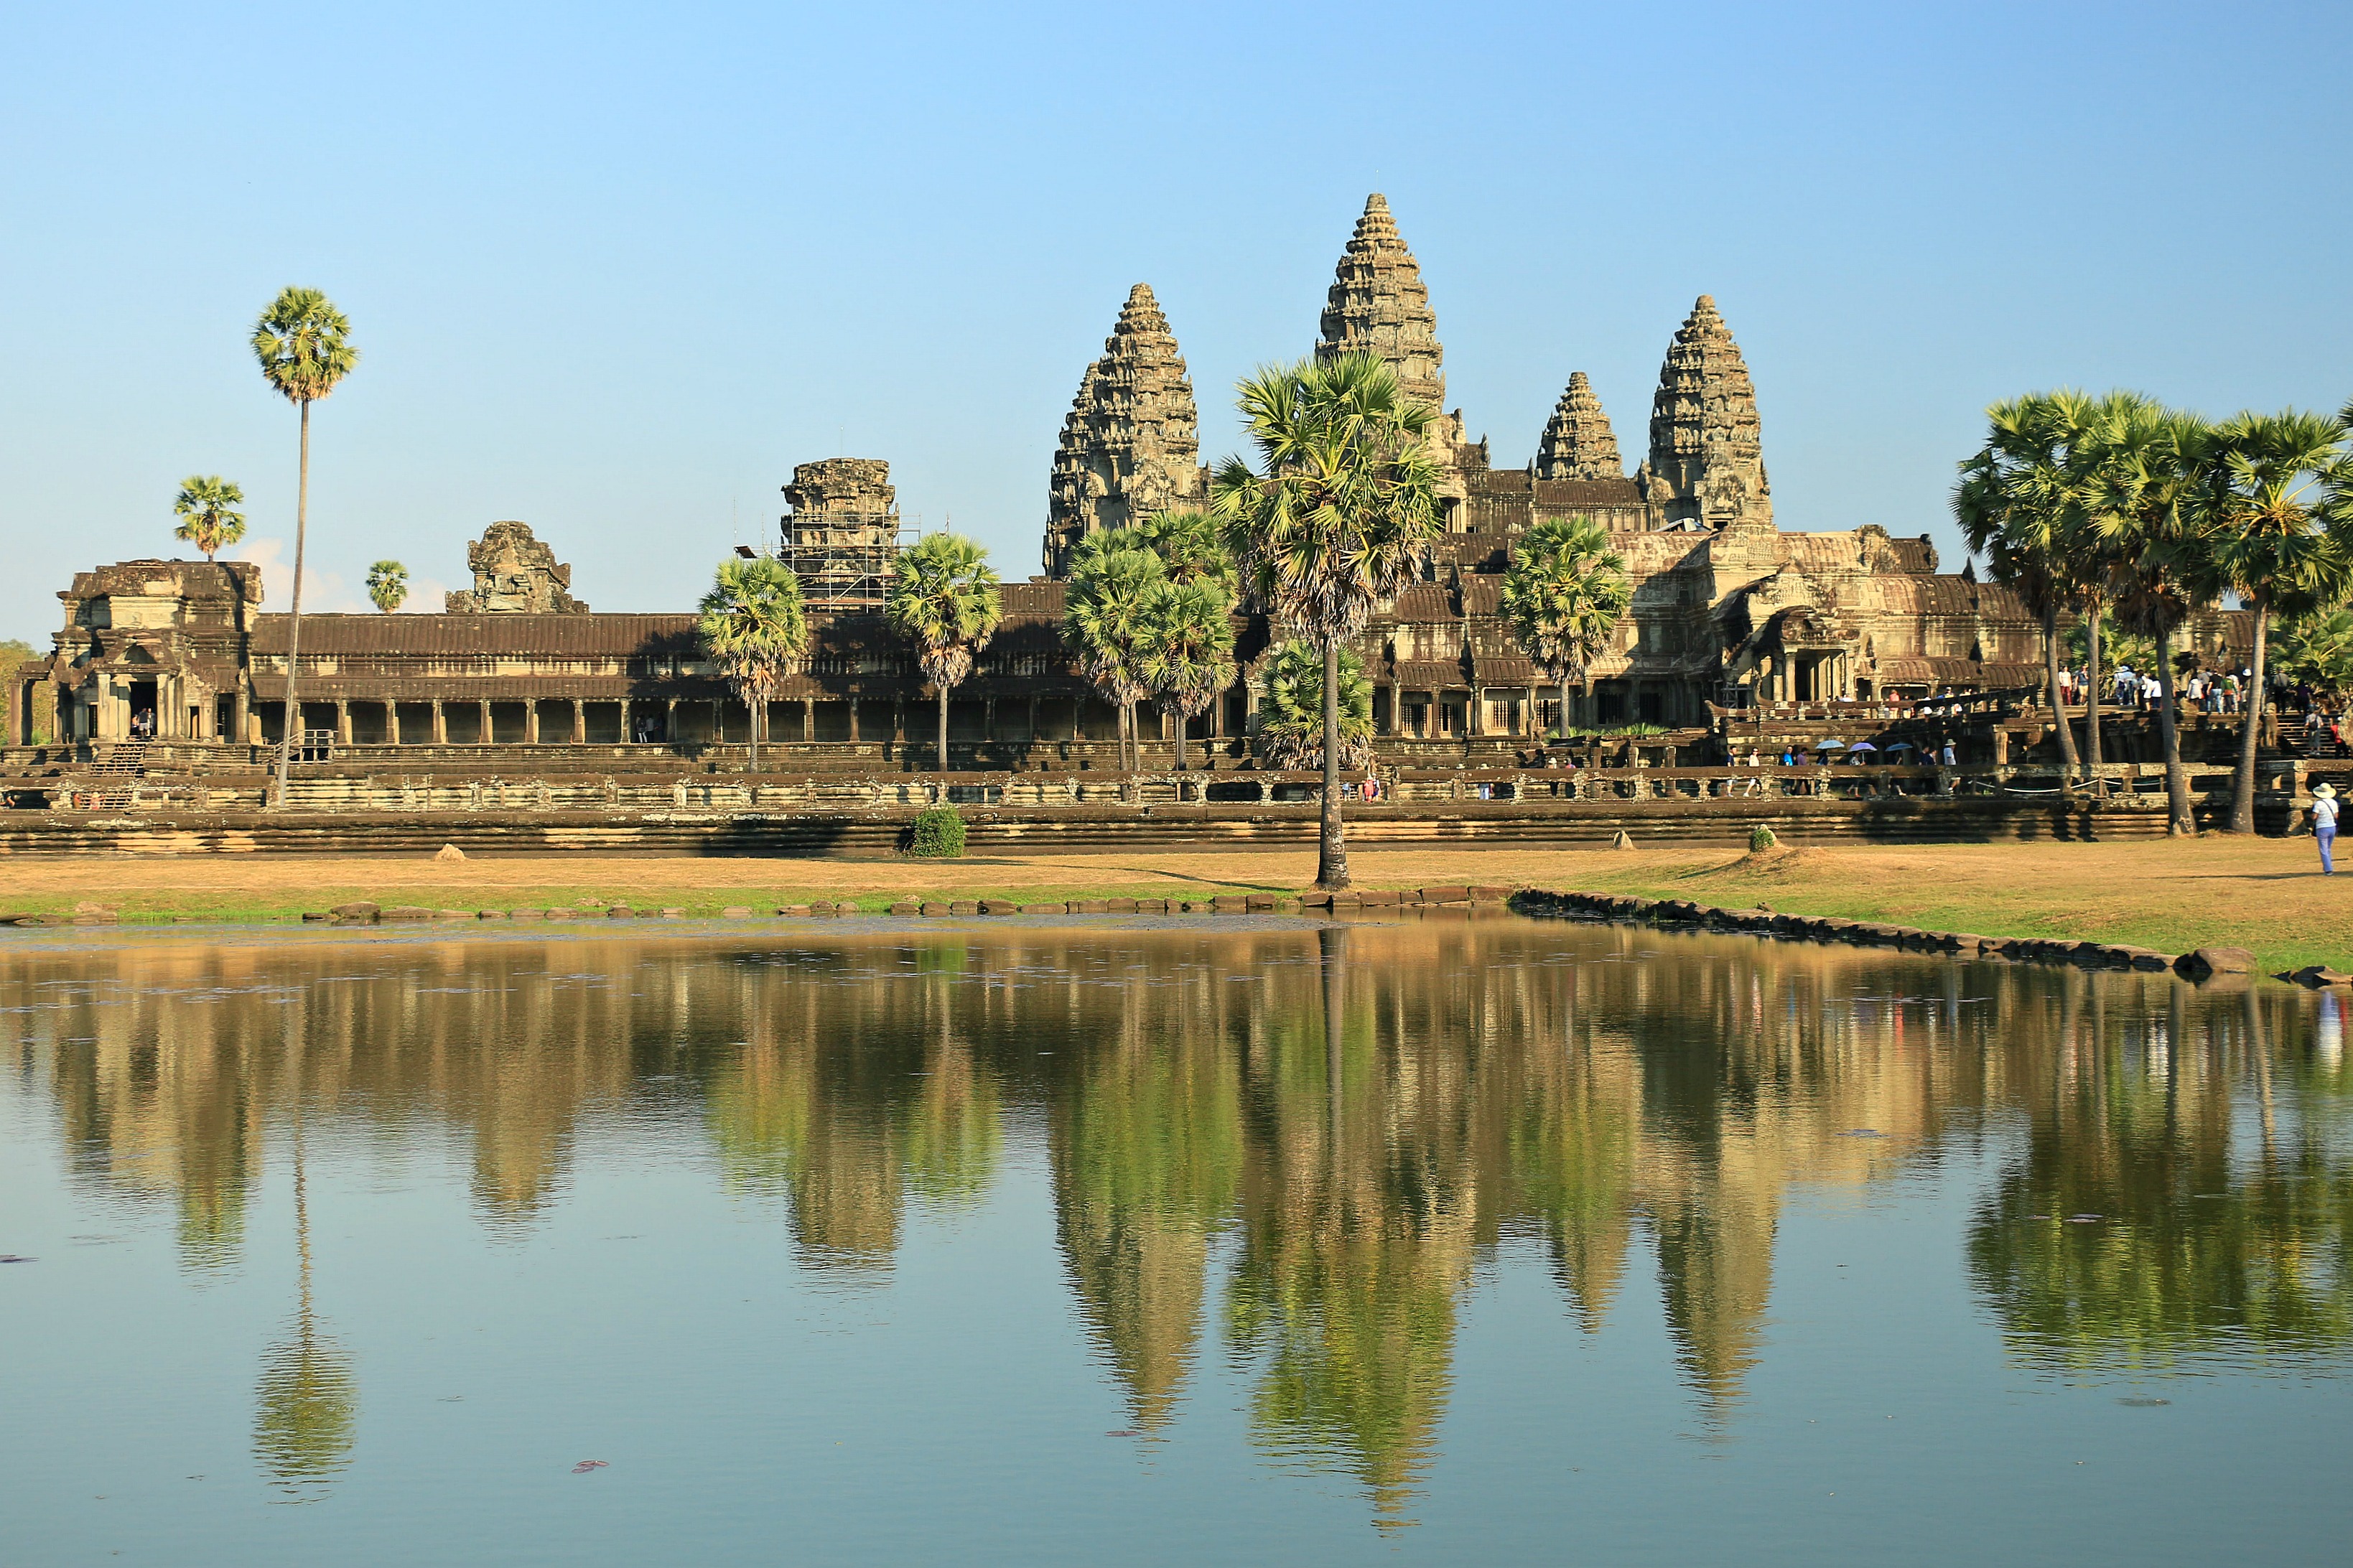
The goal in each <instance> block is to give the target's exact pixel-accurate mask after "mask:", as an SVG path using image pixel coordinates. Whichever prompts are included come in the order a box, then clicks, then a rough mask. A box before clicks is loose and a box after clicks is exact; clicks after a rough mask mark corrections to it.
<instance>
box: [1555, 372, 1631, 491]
mask: <svg viewBox="0 0 2353 1568" xmlns="http://www.w3.org/2000/svg"><path fill="white" fill-rule="evenodd" d="M1625 477H1626V460H1625V459H1624V458H1620V456H1619V455H1618V433H1617V432H1616V431H1614V430H1612V429H1610V428H1609V415H1607V414H1605V413H1603V412H1602V411H1601V399H1599V397H1596V396H1595V395H1593V384H1592V383H1591V382H1589V381H1588V380H1586V379H1585V373H1584V372H1583V371H1581V370H1580V371H1572V372H1571V373H1570V374H1569V377H1568V390H1567V391H1566V392H1564V393H1562V394H1561V395H1560V401H1559V402H1558V403H1556V404H1555V405H1553V410H1552V417H1551V418H1550V419H1549V420H1547V421H1546V423H1545V429H1544V439H1543V440H1542V441H1541V442H1539V443H1538V444H1537V447H1536V478H1538V479H1624V478H1625Z"/></svg>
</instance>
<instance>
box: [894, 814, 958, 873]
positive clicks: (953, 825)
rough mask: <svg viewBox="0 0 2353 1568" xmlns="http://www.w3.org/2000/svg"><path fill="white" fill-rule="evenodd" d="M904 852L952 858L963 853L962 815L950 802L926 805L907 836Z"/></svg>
mask: <svg viewBox="0 0 2353 1568" xmlns="http://www.w3.org/2000/svg"><path fill="white" fill-rule="evenodd" d="M907 853H909V854H910V855H923V856H929V857H931V858H934V859H943V860H952V859H954V858H956V857H957V856H959V855H961V854H963V853H964V818H963V817H961V816H957V815H956V809H955V806H952V805H934V806H929V807H926V808H925V809H924V810H923V812H921V813H919V814H918V815H917V816H916V817H915V826H914V827H913V831H912V832H911V833H910V834H909V835H908V839H907Z"/></svg>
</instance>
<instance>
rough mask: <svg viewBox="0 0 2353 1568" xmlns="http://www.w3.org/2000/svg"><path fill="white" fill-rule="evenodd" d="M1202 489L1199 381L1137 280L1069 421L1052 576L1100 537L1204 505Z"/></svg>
mask: <svg viewBox="0 0 2353 1568" xmlns="http://www.w3.org/2000/svg"><path fill="white" fill-rule="evenodd" d="M1201 487H1202V478H1201V436H1200V415H1199V412H1198V409H1197V408H1196V407H1195V406H1194V403H1193V383H1192V380H1191V378H1190V377H1189V376H1188V375H1187V373H1186V370H1185V360H1184V357H1183V356H1182V355H1181V354H1179V353H1177V352H1176V336H1175V335H1174V334H1173V333H1171V332H1170V331H1169V330H1168V318H1167V317H1166V316H1164V315H1162V314H1161V313H1160V302H1159V301H1158V300H1155V299H1154V298H1153V297H1152V289H1150V287H1149V286H1147V285H1145V284H1142V283H1138V284H1137V285H1136V286H1135V287H1134V289H1130V290H1129V291H1128V296H1127V304H1126V306H1125V307H1124V308H1123V309H1122V310H1121V311H1120V313H1119V324H1118V325H1116V326H1115V327H1113V329H1112V334H1111V336H1110V337H1109V338H1107V339H1105V340H1104V341H1103V357H1102V358H1101V359H1099V360H1097V361H1095V362H1094V363H1092V364H1091V365H1089V366H1088V367H1087V372H1086V374H1085V375H1083V376H1082V377H1081V378H1080V380H1079V391H1078V395H1077V396H1076V397H1073V398H1072V399H1071V412H1070V414H1069V416H1067V417H1065V418H1064V419H1063V421H1062V439H1061V444H1060V447H1057V448H1056V449H1055V452H1054V471H1053V477H1052V478H1051V479H1050V480H1049V481H1048V488H1047V489H1048V501H1047V509H1048V510H1047V522H1046V574H1047V575H1048V576H1050V577H1060V576H1061V575H1062V574H1064V573H1065V572H1066V571H1067V570H1068V569H1069V566H1070V557H1071V549H1072V548H1073V547H1074V546H1075V545H1076V544H1077V543H1078V542H1079V541H1080V540H1081V539H1083V538H1084V537H1086V536H1087V535H1088V534H1090V533H1092V532H1093V531H1095V530H1097V529H1099V528H1124V527H1126V526H1127V525H1128V524H1130V523H1133V522H1136V521H1141V520H1142V519H1144V518H1145V517H1149V516H1150V515H1151V514H1152V513H1154V512H1155V511H1161V510H1166V509H1167V508H1169V507H1176V506H1188V505H1193V506H1197V505H1198V504H1200V501H1201V496H1202V488H1201Z"/></svg>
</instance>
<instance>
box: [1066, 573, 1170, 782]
mask: <svg viewBox="0 0 2353 1568" xmlns="http://www.w3.org/2000/svg"><path fill="white" fill-rule="evenodd" d="M1167 582H1168V569H1167V566H1166V563H1164V562H1163V561H1162V560H1161V558H1160V556H1159V555H1158V554H1157V553H1156V552H1153V551H1151V550H1148V549H1145V548H1144V546H1143V543H1142V541H1141V538H1140V537H1139V536H1138V534H1137V533H1136V531H1134V529H1126V528H1114V529H1105V530H1103V531H1100V532H1096V533H1091V534H1088V535H1087V536H1086V537H1085V538H1084V539H1082V540H1081V541H1080V542H1079V547H1078V549H1077V550H1076V551H1074V552H1072V553H1071V577H1070V589H1069V592H1068V595H1067V596H1066V597H1065V599H1064V601H1063V605H1064V607H1063V612H1062V635H1063V636H1064V637H1065V638H1067V639H1068V640H1069V642H1070V645H1071V648H1072V649H1073V650H1074V651H1075V652H1076V654H1077V657H1078V661H1079V668H1082V669H1083V670H1085V671H1086V673H1087V679H1090V680H1092V681H1093V682H1094V683H1095V684H1096V685H1097V686H1098V687H1101V688H1102V689H1103V695H1104V696H1106V697H1108V698H1110V699H1111V702H1112V706H1113V708H1114V709H1116V710H1118V713H1119V748H1120V750H1119V766H1120V771H1121V772H1122V773H1133V772H1134V771H1135V770H1136V769H1137V768H1139V767H1141V766H1142V765H1143V763H1142V759H1141V757H1140V756H1134V755H1131V748H1132V747H1133V746H1134V735H1135V705H1136V704H1137V703H1138V702H1141V701H1142V700H1144V699H1145V697H1146V696H1147V695H1149V694H1150V692H1151V689H1152V687H1151V683H1150V682H1149V681H1148V680H1146V679H1145V676H1144V669H1143V637H1144V613H1145V603H1146V601H1147V600H1148V599H1149V598H1150V597H1151V595H1152V594H1153V592H1154V591H1155V589H1158V588H1161V587H1164V586H1166V584H1167Z"/></svg>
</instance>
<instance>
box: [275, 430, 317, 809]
mask: <svg viewBox="0 0 2353 1568" xmlns="http://www.w3.org/2000/svg"><path fill="white" fill-rule="evenodd" d="M301 409H302V465H301V479H300V480H299V481H298V482H297V484H296V486H295V489H294V598H293V602H292V604H291V605H290V606H289V612H290V616H292V620H291V624H290V625H289V626H288V627H287V629H286V700H285V703H284V705H283V711H284V715H285V716H284V718H283V719H282V720H281V721H280V724H279V726H278V728H279V730H280V742H281V743H280V746H279V748H278V798H277V799H276V800H275V801H273V802H272V803H271V804H272V805H276V806H277V807H278V808H279V809H280V810H283V809H284V808H285V805H286V784H287V775H288V774H289V773H291V772H292V770H293V765H294V748H295V747H296V746H298V745H300V744H301V738H302V700H301V697H300V696H299V695H298V694H297V693H296V691H295V689H294V678H295V673H296V671H298V670H300V669H301V661H302V546H303V544H304V542H306V541H307V540H308V539H309V537H310V533H311V400H310V399H309V398H307V397H306V398H304V399H303V400H302V402H301Z"/></svg>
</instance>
